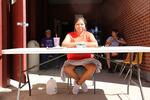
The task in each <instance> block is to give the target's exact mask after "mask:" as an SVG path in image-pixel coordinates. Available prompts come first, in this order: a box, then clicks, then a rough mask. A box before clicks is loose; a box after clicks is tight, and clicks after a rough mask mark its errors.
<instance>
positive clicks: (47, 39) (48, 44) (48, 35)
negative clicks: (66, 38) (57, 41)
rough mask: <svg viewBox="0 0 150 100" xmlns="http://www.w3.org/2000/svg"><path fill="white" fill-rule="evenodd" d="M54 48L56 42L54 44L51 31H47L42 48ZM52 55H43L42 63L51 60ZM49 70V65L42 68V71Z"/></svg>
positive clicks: (42, 41)
mask: <svg viewBox="0 0 150 100" xmlns="http://www.w3.org/2000/svg"><path fill="white" fill-rule="evenodd" d="M53 46H54V42H53V38H52V37H51V30H46V31H45V37H44V38H43V39H42V40H41V47H46V48H48V47H53ZM50 56H53V55H50V54H41V63H43V62H45V61H47V60H49V58H50ZM47 68H48V63H46V64H43V65H41V66H40V69H47Z"/></svg>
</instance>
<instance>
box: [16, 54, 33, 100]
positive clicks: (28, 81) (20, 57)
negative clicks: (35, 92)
mask: <svg viewBox="0 0 150 100" xmlns="http://www.w3.org/2000/svg"><path fill="white" fill-rule="evenodd" d="M19 67H20V68H19V86H18V92H17V100H19V98H20V91H21V88H22V87H23V86H25V85H26V84H27V83H28V86H29V96H31V85H30V79H29V73H28V71H27V81H26V82H25V84H24V85H23V86H21V81H22V72H23V70H22V56H21V54H20V55H19Z"/></svg>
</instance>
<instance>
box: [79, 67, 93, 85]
mask: <svg viewBox="0 0 150 100" xmlns="http://www.w3.org/2000/svg"><path fill="white" fill-rule="evenodd" d="M84 67H85V72H84V73H83V74H82V75H81V76H80V80H79V81H78V84H79V85H81V84H82V83H84V82H85V80H87V79H90V78H91V77H92V75H93V74H94V72H95V70H96V66H95V64H87V65H85V66H84Z"/></svg>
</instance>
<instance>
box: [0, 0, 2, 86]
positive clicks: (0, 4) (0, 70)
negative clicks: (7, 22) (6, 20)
mask: <svg viewBox="0 0 150 100" xmlns="http://www.w3.org/2000/svg"><path fill="white" fill-rule="evenodd" d="M0 87H2V0H0Z"/></svg>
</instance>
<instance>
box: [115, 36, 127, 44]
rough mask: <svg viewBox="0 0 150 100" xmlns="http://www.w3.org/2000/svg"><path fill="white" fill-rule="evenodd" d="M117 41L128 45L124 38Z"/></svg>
mask: <svg viewBox="0 0 150 100" xmlns="http://www.w3.org/2000/svg"><path fill="white" fill-rule="evenodd" d="M117 41H118V42H119V43H120V44H123V45H125V44H127V42H126V41H125V40H124V39H123V38H120V39H117Z"/></svg>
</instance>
